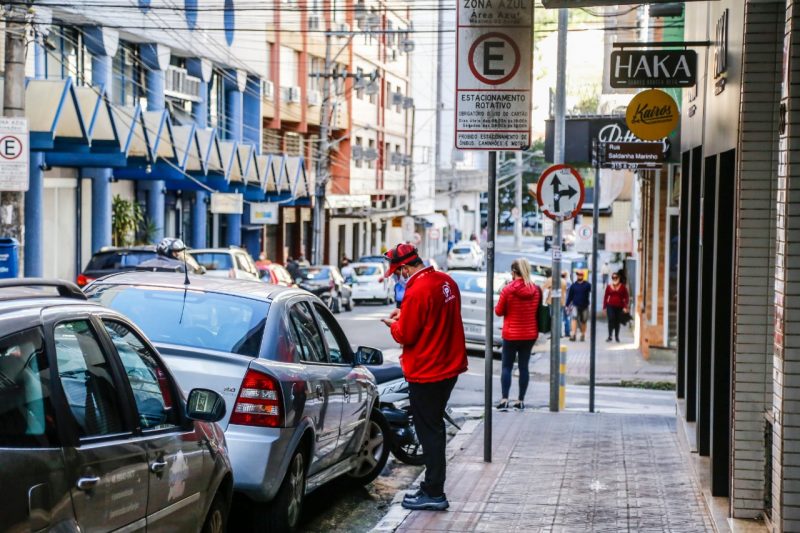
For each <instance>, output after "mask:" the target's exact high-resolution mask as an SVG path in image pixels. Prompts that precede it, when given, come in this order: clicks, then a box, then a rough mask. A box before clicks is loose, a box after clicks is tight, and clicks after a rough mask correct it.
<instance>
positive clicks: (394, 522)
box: [370, 408, 483, 533]
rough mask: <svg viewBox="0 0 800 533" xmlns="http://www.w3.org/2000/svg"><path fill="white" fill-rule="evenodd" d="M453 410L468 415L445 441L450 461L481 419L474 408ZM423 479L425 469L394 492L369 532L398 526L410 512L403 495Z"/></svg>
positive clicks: (393, 529)
mask: <svg viewBox="0 0 800 533" xmlns="http://www.w3.org/2000/svg"><path fill="white" fill-rule="evenodd" d="M454 411H456V412H458V413H459V414H463V415H464V416H466V417H468V419H467V420H466V421H465V422H464V424H463V425H462V426H461V431H459V432H458V433H456V435H455V436H454V437H453V438H452V439H450V442H448V443H447V450H446V454H447V461H448V462H450V460H451V459H452V458H453V457H454V456H455V455H456V454H457V453H458V452H460V451H461V450H462V449H463V447H464V444H465V442H466V441H467V440H469V437H470V436H471V435H472V433H473V432H474V431H475V429H476V428H477V427H478V426H479V425H480V424H481V421H482V418H477V417H475V415H474V412H475V409H472V408H470V409H463V410H462V409H454ZM480 413H481V414H483V408H481V409H480ZM424 479H425V471H424V470H423V471H422V473H421V474H420V475H419V477H417V479H416V480H415V481H414V483H413V484H412V485H411V486H410V487H408V489H405V490H402V491H399V492H398V493H397V494H395V495H394V498H393V499H392V503H391V504H390V506H389V510H388V511H387V512H386V514H385V515H384V516H383V518H381V520H380V522H378V523H377V524H376V525H375V527H373V528H372V529H371V530H370V532H371V533H372V532H375V533H380V532H386V531H395V530H396V529H397V528H399V527H400V526H401V525H402V524H403V522H404V521H405V519H406V518H408V515H410V514H411V513H412V511H411V510H410V509H404V508H403V506H402V503H403V496H405V493H406V491H407V490H409V489H413V488H418V487H419V485H420V483H421V482H422V481H423V480H424Z"/></svg>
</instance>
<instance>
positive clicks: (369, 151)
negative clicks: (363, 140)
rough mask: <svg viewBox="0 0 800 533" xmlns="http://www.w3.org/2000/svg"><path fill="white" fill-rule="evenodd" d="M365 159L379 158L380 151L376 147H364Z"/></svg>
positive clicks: (373, 159)
mask: <svg viewBox="0 0 800 533" xmlns="http://www.w3.org/2000/svg"><path fill="white" fill-rule="evenodd" d="M364 159H366V160H367V161H375V160H376V159H378V151H377V150H376V149H375V148H364Z"/></svg>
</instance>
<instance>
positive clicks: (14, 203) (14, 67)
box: [0, 10, 34, 276]
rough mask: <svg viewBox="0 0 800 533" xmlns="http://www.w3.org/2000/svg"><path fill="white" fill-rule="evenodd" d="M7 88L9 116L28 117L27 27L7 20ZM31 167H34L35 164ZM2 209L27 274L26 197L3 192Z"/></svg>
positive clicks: (5, 229)
mask: <svg viewBox="0 0 800 533" xmlns="http://www.w3.org/2000/svg"><path fill="white" fill-rule="evenodd" d="M10 17H11V18H22V17H24V15H23V13H22V12H20V11H16V10H15V11H11V12H10ZM5 30H6V39H5V47H6V49H5V85H4V89H3V107H4V109H5V113H4V114H5V116H7V117H24V116H25V25H24V24H21V23H19V22H16V21H12V20H8V21H6V28H5ZM31 164H34V163H33V161H31ZM0 208H2V210H3V211H4V212H6V213H8V214H9V215H10V216H8V217H5V216H4V217H2V222H0V235H2V236H3V237H12V238H14V239H16V240H17V242H19V246H20V248H19V267H20V268H19V275H20V276H22V275H23V268H22V265H24V254H25V246H24V244H25V224H24V220H25V195H24V193H21V192H17V191H2V192H0Z"/></svg>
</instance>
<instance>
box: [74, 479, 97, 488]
mask: <svg viewBox="0 0 800 533" xmlns="http://www.w3.org/2000/svg"><path fill="white" fill-rule="evenodd" d="M98 483H100V477H98V476H86V477H82V478H79V479H78V482H77V483H76V484H75V485H76V486H77V487H78V490H92V489H93V488H95V486H96V485H97V484H98Z"/></svg>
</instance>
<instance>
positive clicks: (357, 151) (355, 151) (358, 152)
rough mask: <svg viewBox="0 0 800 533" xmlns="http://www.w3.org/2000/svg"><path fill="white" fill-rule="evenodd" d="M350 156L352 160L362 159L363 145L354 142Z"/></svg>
mask: <svg viewBox="0 0 800 533" xmlns="http://www.w3.org/2000/svg"><path fill="white" fill-rule="evenodd" d="M352 157H353V160H354V161H359V160H361V159H364V147H363V146H361V145H360V144H354V145H353V148H352Z"/></svg>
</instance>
